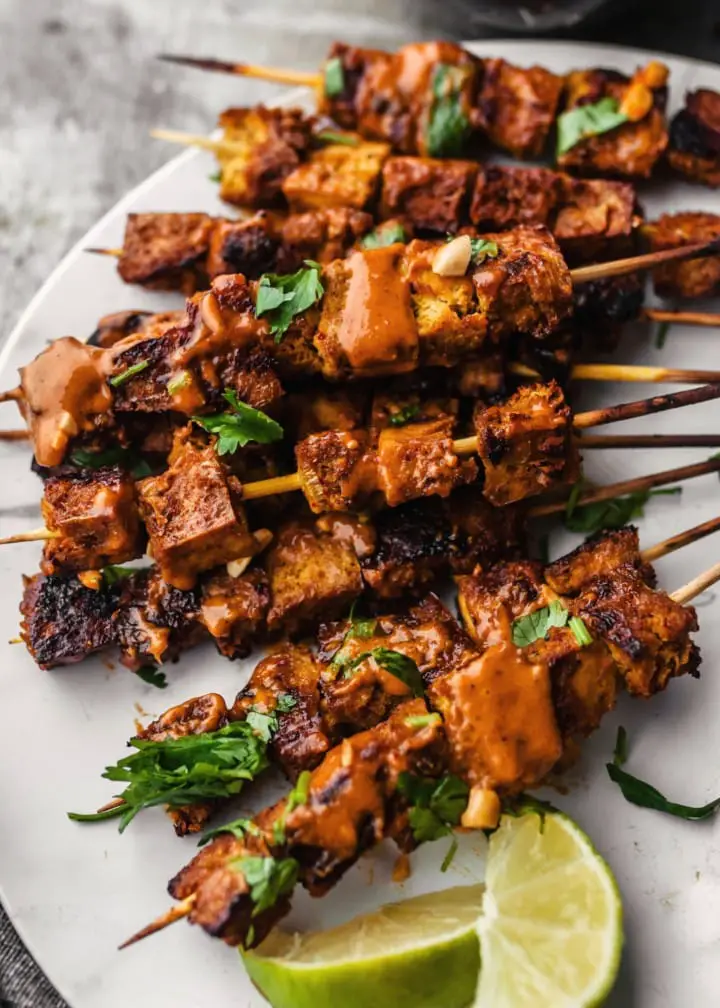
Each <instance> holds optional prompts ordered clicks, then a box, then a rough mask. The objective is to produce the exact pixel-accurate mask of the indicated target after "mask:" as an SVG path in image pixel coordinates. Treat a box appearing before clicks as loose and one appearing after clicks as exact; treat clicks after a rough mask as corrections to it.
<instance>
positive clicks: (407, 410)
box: [388, 403, 420, 427]
mask: <svg viewBox="0 0 720 1008" xmlns="http://www.w3.org/2000/svg"><path fill="white" fill-rule="evenodd" d="M419 413H420V406H419V405H418V403H408V404H407V406H402V407H401V408H400V409H399V410H398V411H397V413H391V414H390V416H389V417H388V423H389V424H390V425H391V426H393V427H403V426H404V425H405V424H406V423H410V421H411V420H414V419H415V417H416V416H417V415H418V414H419Z"/></svg>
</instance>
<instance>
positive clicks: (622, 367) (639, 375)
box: [507, 361, 720, 385]
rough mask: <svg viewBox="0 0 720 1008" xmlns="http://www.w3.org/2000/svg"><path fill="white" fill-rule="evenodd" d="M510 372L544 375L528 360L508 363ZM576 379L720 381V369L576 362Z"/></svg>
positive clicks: (703, 382) (694, 383)
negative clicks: (531, 365)
mask: <svg viewBox="0 0 720 1008" xmlns="http://www.w3.org/2000/svg"><path fill="white" fill-rule="evenodd" d="M507 369H508V371H509V373H510V374H514V375H518V376H520V377H524V378H536V379H537V378H542V375H541V374H540V373H539V372H538V371H535V370H534V369H533V368H531V367H528V366H527V365H526V364H519V363H516V362H514V361H512V362H510V363H509V364H508V365H507ZM570 378H571V379H572V380H573V381H621V382H651V383H655V382H677V383H678V384H684V383H687V384H689V385H698V384H705V383H706V382H716V381H720V371H700V370H696V371H691V370H686V369H683V368H662V367H649V366H647V365H644V364H574V365H573V366H572V367H571V369H570Z"/></svg>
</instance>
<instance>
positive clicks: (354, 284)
mask: <svg viewBox="0 0 720 1008" xmlns="http://www.w3.org/2000/svg"><path fill="white" fill-rule="evenodd" d="M402 252H403V246H402V245H390V246H388V247H387V248H381V249H366V250H364V251H361V252H354V253H353V254H352V255H351V256H350V258H349V259H348V261H347V263H348V269H349V272H350V277H349V284H348V290H347V296H346V300H345V307H344V311H343V314H342V319H341V322H340V325H339V326H338V340H339V342H340V345H341V347H342V349H343V351H344V353H345V355H346V357H347V359H348V362H349V363H350V366H351V367H352V368H353V370H355V371H358V372H367V373H375V374H377V373H384V372H387V371H394V370H397V365H398V362H401V363H402V362H410V366H414V362H415V360H416V358H417V352H418V337H417V326H416V323H415V318H414V316H413V312H412V307H411V303H410V287H409V285H408V283H407V280H405V278H404V277H402V276H401V275H400V270H399V259H400V256H401V255H402ZM393 365H395V366H394V367H393Z"/></svg>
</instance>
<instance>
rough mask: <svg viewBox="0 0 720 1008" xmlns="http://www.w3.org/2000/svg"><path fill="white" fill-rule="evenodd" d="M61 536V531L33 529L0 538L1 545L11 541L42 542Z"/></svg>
mask: <svg viewBox="0 0 720 1008" xmlns="http://www.w3.org/2000/svg"><path fill="white" fill-rule="evenodd" d="M59 536H60V533H59V532H51V531H50V529H46V528H38V529H31V530H30V531H29V532H18V534H17V535H11V536H6V537H5V538H4V539H0V546H7V545H9V544H10V543H21V542H41V541H43V540H47V539H58V538H59Z"/></svg>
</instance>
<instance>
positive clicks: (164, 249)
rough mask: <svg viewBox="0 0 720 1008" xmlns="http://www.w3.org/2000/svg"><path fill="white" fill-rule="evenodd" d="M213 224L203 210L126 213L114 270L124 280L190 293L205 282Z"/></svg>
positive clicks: (150, 286)
mask: <svg viewBox="0 0 720 1008" xmlns="http://www.w3.org/2000/svg"><path fill="white" fill-rule="evenodd" d="M214 224H215V222H214V220H213V218H212V217H210V215H209V214H204V213H141V214H128V218H127V224H126V225H125V237H124V239H123V250H122V255H121V256H120V258H119V259H118V273H119V274H120V276H121V277H122V279H123V280H124V281H125V283H135V284H142V285H143V286H144V287H149V288H150V289H151V290H179V291H182V292H183V294H193V293H194V292H195V291H196V290H198V289H201V288H202V287H203V286H205V285H206V280H207V271H206V268H205V259H206V256H207V252H208V248H209V247H210V236H211V234H212V231H213V228H214Z"/></svg>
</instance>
